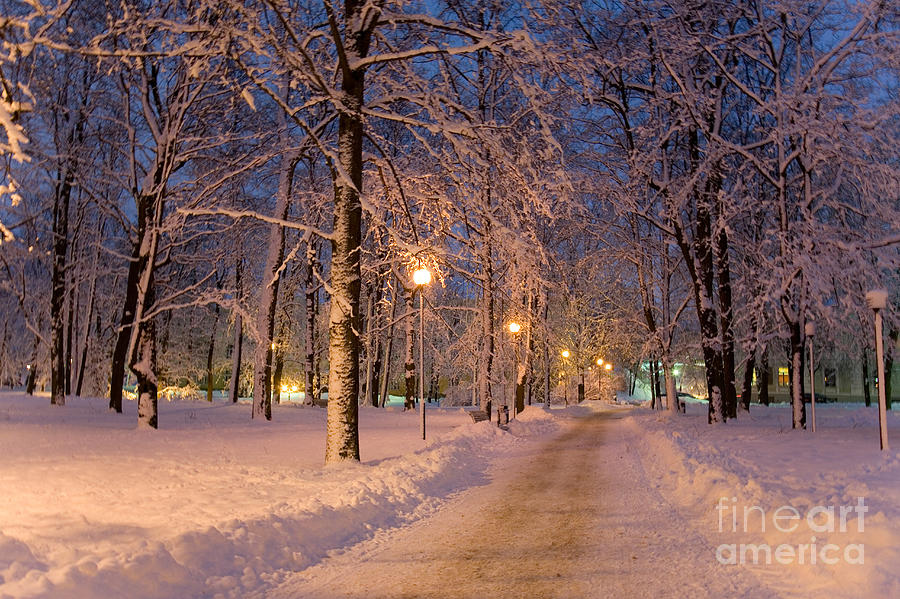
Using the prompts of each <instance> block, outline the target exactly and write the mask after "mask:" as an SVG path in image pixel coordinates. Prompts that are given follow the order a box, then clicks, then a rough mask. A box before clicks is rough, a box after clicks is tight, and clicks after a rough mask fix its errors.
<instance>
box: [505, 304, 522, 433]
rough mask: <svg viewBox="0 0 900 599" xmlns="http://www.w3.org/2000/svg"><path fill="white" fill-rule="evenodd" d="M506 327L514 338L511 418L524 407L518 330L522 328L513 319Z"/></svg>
mask: <svg viewBox="0 0 900 599" xmlns="http://www.w3.org/2000/svg"><path fill="white" fill-rule="evenodd" d="M507 328H509V332H510V333H512V336H513V338H514V339H515V345H514V347H513V356H514V358H515V364H516V369H515V372H516V397H515V404H514V405H513V418H515V417H516V414H518V413H519V412H521V411H522V410H524V409H525V372H524V370H525V368H524V366H522V365H521V364H520V363H519V360H520V357H519V331H521V330H522V325H520V324H519V323H518V322H516V321H513V322H511V323H509V325H508V327H507Z"/></svg>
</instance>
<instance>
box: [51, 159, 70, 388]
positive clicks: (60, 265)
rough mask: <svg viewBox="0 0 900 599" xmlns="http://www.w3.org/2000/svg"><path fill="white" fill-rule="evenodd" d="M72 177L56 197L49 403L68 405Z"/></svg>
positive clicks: (61, 184)
mask: <svg viewBox="0 0 900 599" xmlns="http://www.w3.org/2000/svg"><path fill="white" fill-rule="evenodd" d="M71 196H72V178H71V175H70V174H68V173H66V174H63V175H62V177H61V180H60V181H57V188H56V193H55V194H54V198H53V274H52V283H51V289H50V403H51V404H53V405H57V406H63V405H65V404H66V378H67V377H66V373H67V372H68V368H67V367H66V355H65V320H64V319H65V314H64V310H63V304H64V302H65V297H66V253H67V252H68V247H69V199H70V198H71Z"/></svg>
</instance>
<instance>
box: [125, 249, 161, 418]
mask: <svg viewBox="0 0 900 599" xmlns="http://www.w3.org/2000/svg"><path fill="white" fill-rule="evenodd" d="M146 245H148V246H149V245H151V244H150V243H148V244H146ZM154 245H155V244H154ZM151 255H152V256H154V257H155V253H154V252H152V251H151V252H149V253H145V252H144V251H142V252H141V262H142V263H143V264H144V266H143V268H145V269H148V271H149V272H147V274H146V276H142V277H141V279H143V281H144V284H143V285H142V286H141V287H142V288H141V291H142V292H143V296H144V297H143V301H142V302H141V303H142V304H143V310H141V312H140V313H139V314H138V315H137V319H136V322H135V335H136V339H135V341H134V342H133V343H134V344H133V350H132V355H131V360H130V367H131V371H132V372H133V373H134V376H135V377H136V378H137V398H138V427H149V428H153V429H156V428H159V418H158V404H157V401H158V400H157V390H158V389H157V379H156V324H155V322H154V319H153V318H152V317H150V318H147V317H145V316H143V314H145V313H146V312H147V309H148V308H150V307H151V306H152V305H153V302H154V299H155V289H154V285H153V259H152V258H151Z"/></svg>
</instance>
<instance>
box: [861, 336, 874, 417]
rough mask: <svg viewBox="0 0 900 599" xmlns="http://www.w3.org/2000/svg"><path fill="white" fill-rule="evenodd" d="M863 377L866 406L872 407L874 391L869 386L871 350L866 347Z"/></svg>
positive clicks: (863, 352) (863, 353)
mask: <svg viewBox="0 0 900 599" xmlns="http://www.w3.org/2000/svg"><path fill="white" fill-rule="evenodd" d="M862 378H863V397H864V398H865V402H866V407H867V408H870V407H872V391H871V389H870V388H869V351H868V350H867V349H866V348H865V347H864V348H863V350H862Z"/></svg>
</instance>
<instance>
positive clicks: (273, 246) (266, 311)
mask: <svg viewBox="0 0 900 599" xmlns="http://www.w3.org/2000/svg"><path fill="white" fill-rule="evenodd" d="M282 120H283V119H282ZM297 162H298V158H297V157H296V155H292V154H284V155H282V157H281V166H280V170H279V174H278V192H277V194H278V195H277V197H276V201H275V215H274V216H275V218H277V219H281V220H284V219H285V218H287V214H288V209H289V208H290V197H291V189H292V187H293V182H294V167H296V165H297ZM283 258H284V227H282V226H281V225H277V224H272V225H270V227H269V244H268V249H267V251H266V264H265V266H264V268H263V286H262V290H261V291H260V295H259V311H258V312H257V315H256V332H257V338H258V339H259V342H258V343H257V345H256V351H255V352H254V359H253V406H252V409H251V410H250V417H251V418H265V419H266V420H271V419H272V387H271V385H272V382H271V381H272V353H273V347H272V345H273V343H274V336H275V310H276V308H277V305H278V284H279V282H280V278H281V274H280V270H279V269H280V267H281V262H282V259H283Z"/></svg>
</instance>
